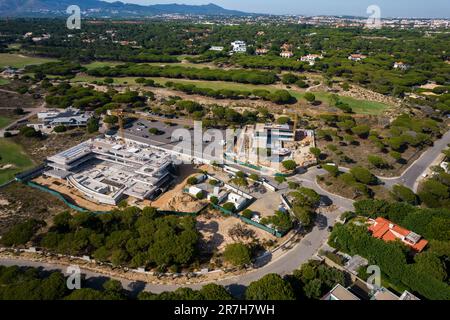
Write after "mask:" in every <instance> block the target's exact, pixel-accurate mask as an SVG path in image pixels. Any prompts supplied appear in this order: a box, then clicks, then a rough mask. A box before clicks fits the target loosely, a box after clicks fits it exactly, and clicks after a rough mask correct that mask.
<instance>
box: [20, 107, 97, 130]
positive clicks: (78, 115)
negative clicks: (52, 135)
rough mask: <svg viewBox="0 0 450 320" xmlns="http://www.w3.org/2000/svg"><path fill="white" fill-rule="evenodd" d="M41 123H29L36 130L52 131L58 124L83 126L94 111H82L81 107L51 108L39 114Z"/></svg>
mask: <svg viewBox="0 0 450 320" xmlns="http://www.w3.org/2000/svg"><path fill="white" fill-rule="evenodd" d="M37 116H38V119H39V120H40V121H41V122H40V123H31V124H28V125H27V126H28V127H32V128H34V129H35V130H40V131H43V132H51V131H52V130H53V129H54V128H55V127H56V126H60V125H63V126H66V127H83V126H86V125H87V122H88V120H89V119H90V118H91V117H92V116H93V113H92V112H82V111H81V110H79V109H75V108H67V109H65V110H59V109H51V110H47V111H44V112H39V113H38V114H37Z"/></svg>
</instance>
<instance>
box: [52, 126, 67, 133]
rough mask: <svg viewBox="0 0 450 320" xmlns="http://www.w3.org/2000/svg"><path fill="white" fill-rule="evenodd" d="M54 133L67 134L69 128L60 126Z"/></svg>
mask: <svg viewBox="0 0 450 320" xmlns="http://www.w3.org/2000/svg"><path fill="white" fill-rule="evenodd" d="M53 131H55V132H56V133H61V132H66V131H67V128H66V126H63V125H60V126H56V127H55V128H54V129H53Z"/></svg>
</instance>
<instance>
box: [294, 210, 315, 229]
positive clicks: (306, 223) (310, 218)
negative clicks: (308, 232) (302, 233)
mask: <svg viewBox="0 0 450 320" xmlns="http://www.w3.org/2000/svg"><path fill="white" fill-rule="evenodd" d="M293 211H294V215H295V217H296V218H297V220H298V221H300V223H301V224H302V226H303V227H306V228H307V227H310V226H311V225H312V223H313V222H314V212H313V211H312V210H310V209H308V208H307V207H303V206H299V205H294V208H293Z"/></svg>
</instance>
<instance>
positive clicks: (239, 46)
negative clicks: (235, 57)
mask: <svg viewBox="0 0 450 320" xmlns="http://www.w3.org/2000/svg"><path fill="white" fill-rule="evenodd" d="M231 46H232V49H231V50H232V52H234V53H245V52H247V44H246V43H245V41H240V40H237V41H233V42H232V43H231Z"/></svg>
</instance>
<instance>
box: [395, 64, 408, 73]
mask: <svg viewBox="0 0 450 320" xmlns="http://www.w3.org/2000/svg"><path fill="white" fill-rule="evenodd" d="M394 69H397V70H402V71H406V70H408V69H409V65H407V64H406V63H404V62H395V63H394Z"/></svg>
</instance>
